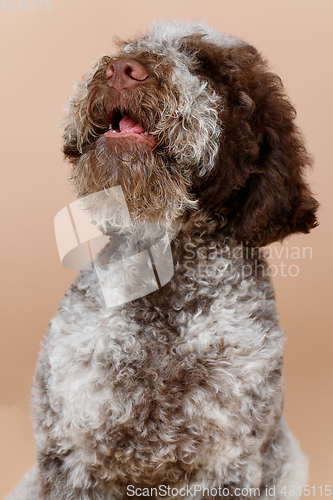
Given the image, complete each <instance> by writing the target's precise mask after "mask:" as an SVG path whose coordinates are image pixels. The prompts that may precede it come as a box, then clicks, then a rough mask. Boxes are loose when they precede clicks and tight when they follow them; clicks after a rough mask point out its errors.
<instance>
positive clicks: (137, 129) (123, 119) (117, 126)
mask: <svg viewBox="0 0 333 500" xmlns="http://www.w3.org/2000/svg"><path fill="white" fill-rule="evenodd" d="M104 136H105V137H111V138H112V139H120V138H123V137H133V138H135V139H137V140H140V141H142V142H144V143H145V144H146V145H147V146H149V147H150V148H154V147H155V146H156V144H157V140H156V138H155V137H153V136H152V135H149V134H148V132H147V131H146V130H145V129H144V127H143V125H142V124H141V123H140V122H138V121H136V120H134V119H133V118H131V117H130V116H128V115H123V114H122V113H120V112H119V111H118V110H115V111H114V112H113V114H112V116H111V119H110V125H109V130H108V131H107V132H105V133H104Z"/></svg>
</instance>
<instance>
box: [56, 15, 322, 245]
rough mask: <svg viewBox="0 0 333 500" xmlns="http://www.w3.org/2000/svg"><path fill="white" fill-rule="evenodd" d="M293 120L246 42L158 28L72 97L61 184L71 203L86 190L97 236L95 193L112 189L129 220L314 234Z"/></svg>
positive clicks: (257, 236)
mask: <svg viewBox="0 0 333 500" xmlns="http://www.w3.org/2000/svg"><path fill="white" fill-rule="evenodd" d="M294 119H295V110H294V108H293V107H292V105H291V104H290V102H289V100H288V98H287V97H286V95H285V94H284V90H283V85H282V83H281V81H280V79H279V78H278V77H277V76H276V75H274V74H272V73H270V72H269V70H268V69H267V65H266V63H265V61H264V60H263V59H262V58H261V56H260V55H259V53H258V52H257V51H256V49H254V48H253V47H252V46H251V45H248V44H247V43H245V42H243V41H240V40H238V39H235V38H232V37H229V36H226V35H222V34H218V33H216V32H214V31H212V30H210V29H207V28H206V27H203V26H202V25H194V24H185V23H169V24H161V25H156V26H154V27H153V28H152V29H151V30H150V31H149V32H148V33H147V34H146V35H144V36H142V37H139V38H137V39H136V40H134V41H131V42H121V43H119V54H117V56H116V57H111V56H104V57H102V58H101V59H100V60H99V61H98V62H97V64H96V66H95V67H94V69H93V70H92V71H91V73H90V74H89V75H88V76H87V77H86V79H85V80H84V81H83V82H82V83H81V84H80V85H79V87H78V89H77V91H76V93H75V95H74V96H73V97H72V98H71V99H70V101H69V113H68V116H67V126H66V129H65V134H64V139H65V144H64V153H65V155H66V157H67V158H68V159H69V160H70V162H71V163H72V165H73V169H72V173H71V177H70V182H71V184H72V186H73V188H74V191H75V193H76V194H77V196H79V197H80V198H81V197H85V196H87V195H90V194H92V193H96V196H95V197H91V196H90V197H89V200H90V201H89V203H90V205H89V206H88V207H86V208H88V209H89V211H90V215H91V217H92V219H93V220H94V222H95V223H97V224H98V225H100V226H101V227H104V228H105V227H106V226H107V224H111V225H112V224H113V221H112V214H111V213H110V211H109V204H108V195H107V192H106V191H105V190H106V188H110V187H113V186H116V185H121V186H122V189H123V192H124V194H125V198H126V203H127V206H128V208H129V212H130V215H131V218H132V221H133V222H134V223H136V222H159V223H161V224H164V225H166V226H167V227H168V226H169V225H170V224H171V223H172V222H173V221H176V220H177V221H181V220H187V221H188V220H191V219H192V220H196V221H197V220H198V219H199V220H200V219H201V220H202V219H205V220H207V219H209V220H210V221H215V222H216V227H220V228H222V227H223V232H224V233H225V234H229V235H232V236H233V237H235V238H236V240H237V241H238V242H241V241H242V242H244V244H247V245H254V246H261V245H266V244H269V243H271V242H273V241H276V240H281V239H283V238H284V237H285V236H287V235H288V234H291V233H296V232H304V233H306V232H308V231H309V230H310V229H311V228H313V227H315V226H316V217H315V212H316V209H317V206H318V204H317V202H316V201H315V200H314V199H313V198H312V197H311V193H310V192H309V189H308V187H307V185H306V183H305V182H304V180H303V174H304V168H305V167H307V166H308V165H309V163H310V161H309V157H308V155H307V152H306V150H305V148H304V145H303V142H302V139H301V137H300V134H299V132H298V130H297V128H296V125H295V121H294ZM91 200H93V202H92V201H91ZM220 230H222V229H220Z"/></svg>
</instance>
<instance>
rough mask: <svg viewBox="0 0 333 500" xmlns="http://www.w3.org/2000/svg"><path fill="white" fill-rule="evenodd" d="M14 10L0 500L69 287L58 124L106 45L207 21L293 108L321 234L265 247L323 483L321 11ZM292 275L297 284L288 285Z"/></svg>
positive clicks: (15, 467) (159, 6)
mask: <svg viewBox="0 0 333 500" xmlns="http://www.w3.org/2000/svg"><path fill="white" fill-rule="evenodd" d="M2 1H3V0H1V2H0V3H2ZM8 5H9V0H7V6H8ZM12 5H13V2H12ZM14 5H15V10H12V11H9V10H8V9H7V11H6V12H5V11H4V10H3V9H0V37H1V44H0V47H1V65H0V71H1V78H0V82H1V94H0V99H1V107H0V112H1V120H0V126H1V134H0V137H1V176H2V181H1V199H0V202H1V211H0V213H1V215H2V222H1V236H2V242H1V257H2V266H1V278H2V286H1V290H0V293H1V295H2V298H1V301H0V303H1V306H3V311H2V313H1V319H2V321H3V326H2V327H1V330H0V341H1V350H0V356H1V360H0V367H1V387H0V391H1V392H0V394H1V400H0V404H1V407H0V443H1V444H0V450H1V453H0V476H1V480H0V497H2V496H3V495H5V494H6V493H7V492H8V491H9V490H10V489H11V488H12V487H13V486H14V484H15V483H16V482H17V481H18V480H19V478H20V476H21V475H22V474H23V473H24V472H25V471H26V470H27V469H29V467H30V466H32V465H33V463H34V457H33V437H32V432H31V426H30V422H29V416H28V413H29V397H30V386H31V380H32V376H33V372H34V366H35V363H36V360H37V354H38V350H39V347H40V342H41V340H42V338H43V334H44V331H45V329H46V328H47V325H48V322H49V320H50V319H51V317H52V316H53V315H54V314H55V312H56V309H57V304H58V302H59V300H60V298H61V297H62V295H63V293H64V291H65V290H66V288H67V286H68V285H69V284H70V282H71V281H72V279H73V277H74V275H75V272H71V271H68V270H66V269H64V268H62V267H61V265H60V262H59V260H58V255H57V249H56V245H55V239H54V233H53V218H54V216H55V214H56V213H57V212H58V211H59V210H60V209H62V208H63V207H64V206H65V205H66V204H68V203H69V202H70V201H72V197H71V195H70V193H69V191H68V189H67V186H66V183H65V177H66V174H67V172H68V167H67V165H65V164H64V162H63V159H62V154H61V130H60V129H59V128H57V123H58V122H59V120H60V119H61V117H62V109H63V107H64V105H65V103H66V100H67V98H68V97H69V96H70V94H71V89H72V85H73V82H74V80H75V79H80V77H81V76H82V75H83V74H84V73H85V72H86V71H87V70H88V68H89V65H90V62H91V61H92V60H94V59H96V58H98V57H100V56H101V55H102V54H104V53H107V52H110V51H111V50H112V39H113V37H114V35H116V34H117V35H119V36H120V37H127V36H130V35H133V34H134V33H135V32H136V31H138V30H145V28H146V27H147V26H148V25H149V23H150V22H151V21H152V20H155V19H164V20H168V19H185V20H186V19H188V20H197V19H203V18H204V19H206V20H207V22H208V23H209V24H210V25H212V26H213V27H215V28H217V29H219V30H224V31H226V32H229V33H231V34H233V35H236V36H240V37H243V38H245V39H247V40H248V41H250V42H251V43H253V44H254V45H255V46H256V47H258V48H259V49H260V50H261V51H262V52H263V54H264V55H265V56H266V57H267V58H268V59H269V60H270V62H271V66H272V68H273V69H274V70H275V71H276V72H278V73H279V74H280V76H281V77H282V78H283V80H284V82H285V85H286V88H287V91H288V93H289V95H290V96H291V98H292V101H293V102H294V104H295V105H296V107H297V109H298V123H299V125H300V127H301V128H302V129H303V132H304V135H305V136H306V138H307V144H308V148H309V150H310V152H311V153H312V154H313V156H314V158H315V168H314V170H313V171H312V172H311V173H310V175H309V179H310V182H311V184H312V186H313V190H314V192H315V193H316V195H317V197H318V199H319V200H320V202H321V205H322V207H321V211H320V221H321V225H320V227H319V228H317V229H316V230H314V231H313V232H312V233H311V234H310V235H307V236H303V235H302V236H297V237H296V236H294V237H292V238H290V239H289V240H288V243H286V244H285V245H284V246H283V247H281V246H277V247H275V248H276V249H277V250H278V251H279V252H282V255H281V257H280V259H279V258H278V256H277V255H275V256H274V263H275V264H276V265H280V264H281V261H282V262H283V264H284V265H285V266H286V267H284V269H283V272H284V274H287V276H282V272H281V270H280V272H279V273H278V275H277V276H276V277H275V278H274V282H275V286H276V292H277V300H278V307H279V311H280V314H281V323H282V325H283V326H284V327H285V328H286V330H287V334H288V342H287V350H286V366H285V379H286V406H285V414H286V416H287V419H288V422H289V425H290V427H291V429H292V431H293V432H294V434H295V435H296V436H297V438H298V439H299V440H300V441H301V444H302V448H303V449H304V451H305V452H306V454H307V455H308V457H309V458H310V462H311V467H310V480H309V483H310V484H311V485H312V486H313V485H315V486H316V487H319V486H320V485H326V484H333V436H332V431H333V418H332V417H333V403H332V381H333V367H332V363H331V359H332V347H333V337H332V309H333V307H332V293H331V290H332V287H331V283H332V251H331V245H332V222H331V217H332V203H333V196H332V194H331V191H332V185H333V183H332V180H333V179H332V177H333V175H332V166H331V165H332V153H331V146H332V140H333V139H332V132H333V130H332V115H333V105H332V78H333V64H332V46H333V31H332V18H333V2H332V0H326V1H325V0H229V1H228V0H216V1H215V0H169V1H166V2H163V3H160V2H156V0H155V1H150V0H140V1H133V0H127V1H120V0H118V1H111V0H97V1H96V0H95V1H93V0H51V11H49V12H39V11H38V9H39V4H38V3H37V2H36V11H35V12H33V11H30V12H19V10H18V9H19V4H18V1H17V0H15V2H14ZM292 247H298V248H299V249H300V251H302V249H303V248H304V247H311V251H312V258H310V255H309V251H308V252H307V253H306V255H305V257H304V258H298V259H295V258H294V259H292V258H291V257H290V253H291V252H290V250H291V249H292ZM288 248H289V257H287V249H288ZM293 255H294V257H295V251H293ZM295 265H297V266H298V269H299V274H298V276H291V274H295V272H296V271H297V268H296V267H289V266H295ZM288 270H289V272H288ZM316 496H320V492H319V490H317V491H316ZM332 496H333V493H332Z"/></svg>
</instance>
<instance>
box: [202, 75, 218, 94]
mask: <svg viewBox="0 0 333 500" xmlns="http://www.w3.org/2000/svg"><path fill="white" fill-rule="evenodd" d="M200 82H201V83H203V84H204V85H205V87H206V89H207V91H208V93H209V95H215V94H216V90H215V87H214V85H213V84H212V82H210V81H209V80H207V78H200Z"/></svg>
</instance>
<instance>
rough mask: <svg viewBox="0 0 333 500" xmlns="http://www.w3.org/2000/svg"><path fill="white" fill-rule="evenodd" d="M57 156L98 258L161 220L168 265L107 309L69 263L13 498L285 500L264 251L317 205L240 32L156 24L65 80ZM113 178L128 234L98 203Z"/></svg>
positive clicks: (96, 289) (286, 452)
mask: <svg viewBox="0 0 333 500" xmlns="http://www.w3.org/2000/svg"><path fill="white" fill-rule="evenodd" d="M125 125H126V127H125ZM64 153H65V156H66V157H67V158H68V159H69V161H70V163H71V165H72V170H71V175H70V184H71V186H72V188H73V190H74V192H75V193H76V195H77V196H78V198H79V199H81V202H82V206H83V207H84V208H85V210H86V211H87V212H88V214H89V216H90V218H91V220H92V221H93V222H94V223H95V224H96V225H97V226H98V227H99V228H100V229H101V230H102V231H103V232H104V233H105V234H107V235H108V236H109V238H110V242H109V243H108V245H107V246H106V247H105V249H104V250H103V251H102V252H101V254H100V256H101V255H102V256H103V259H104V262H105V261H106V262H109V260H110V259H111V258H112V256H113V255H114V254H115V253H116V252H119V247H121V248H123V249H125V248H126V245H128V242H129V241H130V239H131V238H133V231H135V234H136V235H137V238H138V240H139V241H140V247H141V248H145V247H146V248H147V247H148V245H150V244H151V242H152V241H153V240H154V238H157V236H158V235H159V234H161V229H163V228H166V230H167V232H168V235H169V238H170V241H171V249H172V256H173V261H174V275H173V277H172V279H171V280H170V281H169V282H168V283H167V284H166V285H164V286H162V287H160V288H159V289H158V290H157V291H155V292H153V293H150V294H149V295H146V296H144V297H141V298H138V299H136V300H133V301H130V302H127V303H126V304H123V305H121V306H115V307H111V308H106V307H105V304H104V302H103V296H102V294H101V290H100V286H99V280H98V277H97V275H96V271H95V269H94V266H93V265H91V266H89V267H88V268H86V269H84V270H83V271H82V272H80V273H79V275H78V276H77V278H76V280H75V281H74V283H73V285H72V286H71V287H70V289H69V290H68V292H67V294H66V296H65V297H64V299H63V300H62V302H61V304H60V307H59V311H58V313H57V315H56V316H55V318H54V319H53V320H52V322H51V324H50V327H49V330H48V332H47V334H46V337H45V340H44V343H43V347H42V350H41V353H40V359H39V362H38V366H37V371H36V376H35V383H34V388H33V422H34V429H35V436H36V457H37V465H36V469H35V470H34V471H32V472H31V473H30V475H29V476H28V478H27V479H26V480H25V481H26V483H25V484H26V490H25V491H26V494H25V495H26V496H24V493H22V491H23V490H24V488H23V486H22V484H21V485H20V488H21V490H20V491H21V493H18V490H17V491H16V493H15V492H14V493H13V494H12V497H11V498H13V499H14V498H15V500H16V499H19V498H20V499H21V500H22V499H23V498H29V499H30V500H32V499H34V498H36V495H37V493H36V485H37V487H38V499H39V500H65V499H66V500H69V499H70V500H74V499H80V500H116V499H123V498H141V495H145V494H149V495H150V496H152V497H155V498H157V497H159V496H160V497H163V496H165V495H163V491H164V490H161V489H159V488H160V487H161V486H163V487H165V488H167V487H169V492H168V495H167V496H173V497H176V498H183V497H184V494H183V493H184V492H185V493H186V492H188V496H190V497H191V498H196V499H197V500H199V499H201V498H206V499H208V498H213V497H226V498H228V497H230V498H231V497H232V496H238V497H239V498H247V497H251V498H253V497H258V496H262V497H265V496H266V495H268V493H267V491H268V490H267V488H272V490H271V491H274V495H275V497H276V498H280V497H281V498H284V495H283V494H282V493H281V490H282V489H283V488H285V491H286V492H287V496H288V494H290V495H291V496H292V493H293V491H294V490H295V492H296V497H297V494H298V490H299V488H300V487H301V486H302V485H303V481H305V479H306V460H305V458H304V457H303V455H302V453H301V451H300V450H299V447H298V443H297V441H296V440H295V439H294V438H293V436H292V435H291V434H290V432H289V430H288V428H287V426H286V423H285V421H284V419H283V416H282V410H283V378H282V370H283V351H284V333H283V331H282V329H281V328H280V326H279V324H278V316H277V312H276V306H275V299H274V290H273V288H272V284H271V281H270V276H269V268H268V266H267V264H266V262H265V259H264V257H263V254H262V250H261V249H260V247H263V246H265V245H268V244H270V243H272V242H274V241H278V240H282V239H283V238H285V237H286V236H288V235H290V234H292V233H296V232H303V233H307V232H309V230H310V229H312V228H313V227H315V226H316V224H317V223H316V217H315V212H316V209H317V202H316V201H315V200H314V199H313V197H312V196H311V193H310V191H309V188H308V186H307V185H306V183H305V181H304V178H303V174H304V170H305V168H306V167H307V166H309V163H310V161H309V157H308V155H307V152H306V150H305V147H304V145H303V141H302V138H301V136H300V134H299V131H298V130H297V127H296V125H295V110H294V108H293V107H292V105H291V104H290V102H289V100H288V98H287V97H286V95H285V93H284V89H283V85H282V83H281V80H280V79H279V78H278V77H277V76H276V75H274V74H272V73H271V72H270V71H269V70H268V68H267V64H266V62H265V61H264V60H263V58H262V57H261V55H260V54H259V53H258V52H257V50H256V49H255V48H253V47H252V46H251V45H249V44H247V43H246V42H244V41H241V40H238V39H236V38H232V37H229V36H227V35H223V34H218V33H216V32H215V31H213V30H211V29H209V28H207V27H205V26H203V25H199V24H187V23H180V22H179V23H177V22H174V23H165V24H158V25H155V26H153V27H152V28H151V29H150V30H149V31H148V33H147V34H145V35H143V36H139V37H138V38H136V39H135V40H132V41H126V42H119V53H118V54H117V55H116V56H114V57H113V56H104V57H102V58H101V59H100V60H99V61H98V62H97V64H96V65H95V66H94V68H93V69H92V71H91V72H90V73H89V74H88V75H87V76H86V78H85V79H84V81H83V82H82V83H81V84H80V85H79V86H78V88H77V90H76V92H75V94H74V96H73V97H72V98H71V99H70V101H69V110H68V116H67V121H66V128H65V133H64ZM114 186H121V188H122V190H123V193H124V196H125V199H126V204H127V207H128V212H129V215H130V217H131V221H132V224H133V226H132V229H131V228H128V227H127V228H126V227H125V226H126V224H125V221H124V220H123V218H122V216H121V214H120V215H119V214H118V215H117V216H115V215H114V213H113V211H112V210H111V208H110V206H111V205H110V199H109V195H108V191H107V190H108V188H112V187H114ZM91 195H92V196H91ZM88 200H89V201H88ZM127 226H128V225H127ZM133 228H134V229H133ZM147 228H149V229H147ZM99 258H101V257H99ZM245 270H246V272H245ZM128 277H129V279H135V278H133V277H132V278H131V277H130V275H129V276H128ZM141 278H142V277H141ZM141 278H140V279H141ZM182 488H184V490H182ZM191 488H194V489H193V490H191ZM251 488H252V489H253V490H250V489H251ZM274 495H273V496H274ZM294 498H295V497H294Z"/></svg>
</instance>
